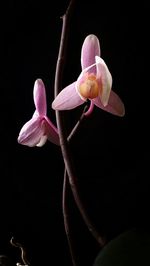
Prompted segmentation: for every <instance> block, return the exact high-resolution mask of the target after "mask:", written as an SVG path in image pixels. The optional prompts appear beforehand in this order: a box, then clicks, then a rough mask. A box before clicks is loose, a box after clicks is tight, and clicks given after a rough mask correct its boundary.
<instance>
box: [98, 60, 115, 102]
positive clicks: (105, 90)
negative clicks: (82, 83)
mask: <svg viewBox="0 0 150 266" xmlns="http://www.w3.org/2000/svg"><path fill="white" fill-rule="evenodd" d="M95 61H96V68H97V79H99V80H100V82H101V85H102V91H101V93H100V95H99V97H100V99H101V102H102V104H103V105H104V106H106V105H107V103H108V100H109V96H110V91H111V87H112V76H111V74H110V72H109V69H108V67H107V65H106V64H105V62H104V60H103V59H102V58H101V57H99V56H96V57H95Z"/></svg>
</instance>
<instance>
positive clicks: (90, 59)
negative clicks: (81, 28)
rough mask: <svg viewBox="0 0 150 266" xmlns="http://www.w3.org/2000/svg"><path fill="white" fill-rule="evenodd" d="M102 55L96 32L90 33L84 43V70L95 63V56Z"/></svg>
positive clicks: (82, 64) (82, 54) (82, 58)
mask: <svg viewBox="0 0 150 266" xmlns="http://www.w3.org/2000/svg"><path fill="white" fill-rule="evenodd" d="M96 55H97V56H100V43H99V40H98V38H97V37H96V36H95V35H94V34H90V35H88V36H87V37H86V38H85V40H84V42H83V45H82V50H81V66H82V70H83V69H85V68H87V67H89V66H90V65H92V64H94V63H95V56H96Z"/></svg>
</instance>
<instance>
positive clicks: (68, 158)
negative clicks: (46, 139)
mask: <svg viewBox="0 0 150 266" xmlns="http://www.w3.org/2000/svg"><path fill="white" fill-rule="evenodd" d="M73 4H74V0H71V2H70V5H69V7H68V8H67V11H66V13H65V14H64V15H63V17H62V20H63V25H62V33H61V40H60V47H59V54H58V60H57V65H56V73H55V97H56V96H57V94H58V93H59V92H60V91H61V90H62V76H63V70H64V60H65V52H66V45H67V36H68V27H69V18H70V14H71V10H72V8H73ZM91 107H92V106H91ZM91 110H92V109H91ZM55 112H56V122H57V127H58V132H59V137H60V146H61V151H62V156H63V160H64V163H65V168H66V171H67V175H68V179H69V183H70V186H71V190H72V193H73V196H74V200H75V202H76V205H77V207H78V209H79V211H80V213H81V216H82V218H83V220H84V222H85V224H86V225H87V227H88V229H89V231H90V232H91V234H92V235H93V237H94V238H95V239H96V241H97V242H98V243H99V244H100V246H101V247H102V246H104V244H105V242H104V240H103V238H102V237H101V236H100V235H99V233H98V232H97V230H96V229H95V227H94V226H93V224H92V222H91V221H90V218H89V217H88V215H87V213H86V211H85V208H84V206H83V203H82V201H81V198H80V196H79V193H78V188H77V178H76V173H75V168H74V164H73V158H72V154H71V150H70V146H69V142H68V140H67V132H66V128H65V124H64V112H62V111H58V110H56V111H55ZM79 123H80V122H79ZM77 124H78V123H77ZM75 131H76V129H74V131H72V133H71V135H70V137H71V136H72V135H74V132H75ZM70 137H69V138H68V139H70ZM65 180H66V176H65ZM65 185H66V181H65V183H64V188H63V189H64V191H65ZM64 197H65V194H64ZM64 200H65V198H64V199H63V204H64V205H63V211H64V222H65V226H66V232H67V236H68V232H69V231H68V230H69V228H68V224H67V219H66V218H67V214H65V211H66V209H65V207H66V206H65V201H64ZM68 241H70V238H69V237H68ZM69 245H70V248H72V247H71V242H69ZM72 252H73V251H72V250H71V254H72V256H73V253H72ZM72 258H73V257H72ZM73 263H74V265H75V260H74V258H73Z"/></svg>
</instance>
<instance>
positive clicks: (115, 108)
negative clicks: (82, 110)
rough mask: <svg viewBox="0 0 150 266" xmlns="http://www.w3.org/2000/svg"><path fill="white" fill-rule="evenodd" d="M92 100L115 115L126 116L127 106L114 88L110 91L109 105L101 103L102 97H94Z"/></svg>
mask: <svg viewBox="0 0 150 266" xmlns="http://www.w3.org/2000/svg"><path fill="white" fill-rule="evenodd" d="M92 102H93V103H94V104H95V105H96V106H97V107H99V108H101V109H103V110H104V111H107V112H109V113H112V114H113V115H117V116H124V115H125V107H124V104H123V102H122V100H121V99H120V97H119V96H118V95H117V94H116V93H115V92H114V91H112V90H111V92H110V97H109V100H108V104H107V106H104V105H103V104H102V103H101V100H100V98H98V97H97V98H95V99H92Z"/></svg>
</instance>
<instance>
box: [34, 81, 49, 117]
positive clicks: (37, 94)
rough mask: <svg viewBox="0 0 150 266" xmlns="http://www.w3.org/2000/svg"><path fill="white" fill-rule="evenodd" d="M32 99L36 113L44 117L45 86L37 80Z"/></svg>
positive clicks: (45, 110)
mask: <svg viewBox="0 0 150 266" xmlns="http://www.w3.org/2000/svg"><path fill="white" fill-rule="evenodd" d="M33 98H34V103H35V107H36V110H37V112H38V113H39V115H46V112H47V104H46V92H45V86H44V83H43V81H42V80H41V79H37V80H36V81H35V83H34V90H33Z"/></svg>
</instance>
